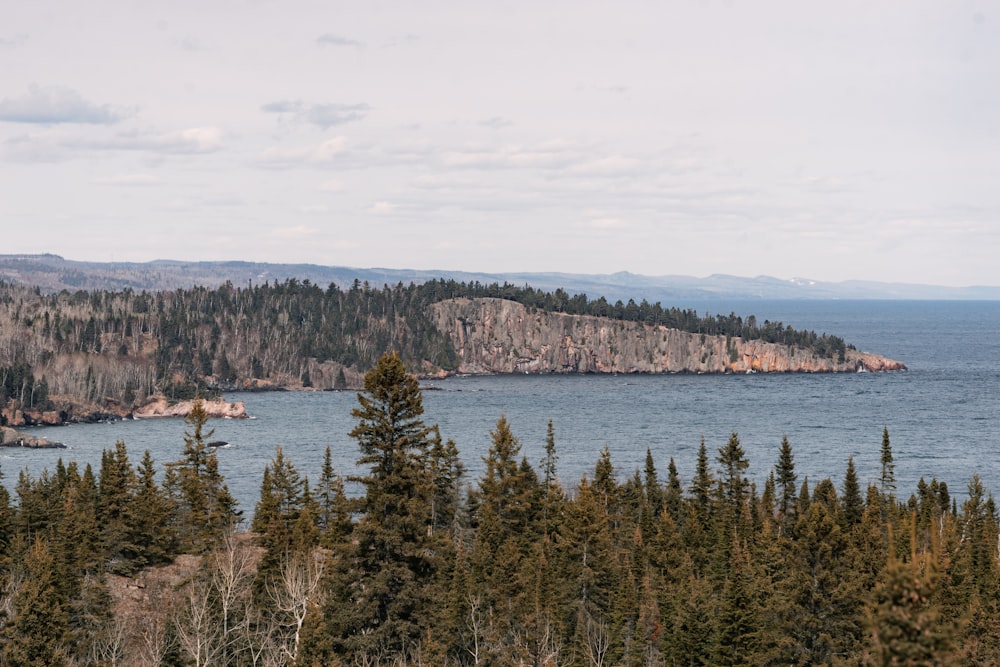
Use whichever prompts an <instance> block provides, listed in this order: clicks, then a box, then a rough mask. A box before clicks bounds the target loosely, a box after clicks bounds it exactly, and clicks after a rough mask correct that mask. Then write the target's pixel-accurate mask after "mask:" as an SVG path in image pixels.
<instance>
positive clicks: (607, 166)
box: [571, 155, 641, 176]
mask: <svg viewBox="0 0 1000 667" xmlns="http://www.w3.org/2000/svg"><path fill="white" fill-rule="evenodd" d="M640 164H641V162H640V161H639V160H637V159H636V158H631V157H625V156H623V155H609V156H608V157H603V158H598V159H596V160H588V161H587V162H584V163H582V164H578V165H575V166H574V167H572V169H571V171H572V172H573V173H575V174H585V175H600V176H614V175H621V174H630V173H633V172H635V171H636V169H637V168H638V167H639V166H640Z"/></svg>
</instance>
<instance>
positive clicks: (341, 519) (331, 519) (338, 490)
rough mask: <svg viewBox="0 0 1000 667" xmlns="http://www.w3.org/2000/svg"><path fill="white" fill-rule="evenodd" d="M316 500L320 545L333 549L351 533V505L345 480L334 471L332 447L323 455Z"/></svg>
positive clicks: (314, 493)
mask: <svg viewBox="0 0 1000 667" xmlns="http://www.w3.org/2000/svg"><path fill="white" fill-rule="evenodd" d="M313 497H315V499H316V506H317V523H318V525H319V530H320V543H321V544H322V545H323V546H325V547H327V548H331V547H333V546H334V545H335V544H338V543H340V542H341V541H342V540H344V539H345V538H346V537H347V536H348V535H349V534H350V532H351V528H352V523H351V503H350V500H348V498H347V495H346V494H345V493H344V478H343V477H342V476H340V475H338V474H336V471H334V469H333V460H332V458H331V456H330V447H329V446H327V448H326V451H325V452H324V453H323V466H322V468H321V469H320V477H319V483H318V484H317V485H316V488H315V490H314V491H313Z"/></svg>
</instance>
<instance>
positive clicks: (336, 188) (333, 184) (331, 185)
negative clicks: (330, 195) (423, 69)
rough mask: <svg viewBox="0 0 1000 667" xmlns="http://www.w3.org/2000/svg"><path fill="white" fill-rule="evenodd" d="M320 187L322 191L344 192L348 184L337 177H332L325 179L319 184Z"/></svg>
mask: <svg viewBox="0 0 1000 667" xmlns="http://www.w3.org/2000/svg"><path fill="white" fill-rule="evenodd" d="M319 189H320V191H321V192H343V191H344V190H346V189H347V186H346V185H345V184H344V182H343V181H340V180H337V179H336V178H331V179H329V180H326V181H323V182H322V183H320V184H319Z"/></svg>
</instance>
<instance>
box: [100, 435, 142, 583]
mask: <svg viewBox="0 0 1000 667" xmlns="http://www.w3.org/2000/svg"><path fill="white" fill-rule="evenodd" d="M99 480H100V481H99V487H98V489H99V490H98V503H97V521H98V525H99V526H100V530H101V543H102V546H103V551H104V561H105V562H106V563H107V568H108V571H110V572H114V573H128V572H130V571H131V569H132V567H133V564H132V562H131V559H132V555H133V552H134V547H133V545H132V544H131V543H130V539H131V537H132V536H131V535H130V531H129V509H130V506H131V503H132V500H133V493H134V491H135V484H136V478H135V471H134V470H133V469H132V464H131V463H130V462H129V460H128V452H127V451H126V448H125V443H124V442H122V441H120V440H119V441H118V442H116V443H115V449H114V451H109V450H105V451H104V453H103V454H102V455H101V470H100V473H99Z"/></svg>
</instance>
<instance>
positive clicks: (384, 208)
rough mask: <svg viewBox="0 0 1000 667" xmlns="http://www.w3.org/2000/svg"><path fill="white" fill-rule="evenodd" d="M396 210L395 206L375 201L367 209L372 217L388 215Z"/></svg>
mask: <svg viewBox="0 0 1000 667" xmlns="http://www.w3.org/2000/svg"><path fill="white" fill-rule="evenodd" d="M397 208H398V206H397V205H396V204H391V203H389V202H387V201H377V202H375V203H374V204H372V205H371V206H370V207H369V208H368V212H369V213H372V214H374V215H389V214H390V213H392V212H393V211H395V210H396V209H397Z"/></svg>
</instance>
